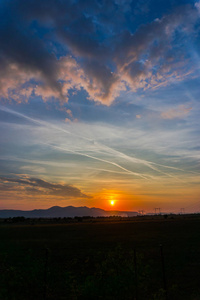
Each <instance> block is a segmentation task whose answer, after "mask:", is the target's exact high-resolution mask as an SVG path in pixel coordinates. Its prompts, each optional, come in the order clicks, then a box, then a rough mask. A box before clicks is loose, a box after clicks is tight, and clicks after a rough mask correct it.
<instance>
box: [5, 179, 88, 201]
mask: <svg viewBox="0 0 200 300" xmlns="http://www.w3.org/2000/svg"><path fill="white" fill-rule="evenodd" d="M0 182H1V183H0V190H2V191H15V190H19V189H25V191H26V192H27V193H28V194H31V193H38V194H46V195H55V196H61V197H76V198H77V197H78V198H89V196H87V195H85V194H83V193H82V192H81V190H79V189H78V188H76V187H74V186H71V185H68V184H53V183H50V182H48V181H44V180H42V179H39V178H30V177H23V178H18V177H15V178H13V177H0Z"/></svg>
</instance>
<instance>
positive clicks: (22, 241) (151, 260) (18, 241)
mask: <svg viewBox="0 0 200 300" xmlns="http://www.w3.org/2000/svg"><path fill="white" fill-rule="evenodd" d="M160 244H162V246H163V247H162V248H163V258H164V272H165V277H166V291H165V289H164V287H165V285H164V281H163V265H162V262H163V261H162V257H161V247H160ZM134 251H135V252H134ZM0 271H1V272H0V299H2V300H14V299H15V300H18V299H20V300H23V299H27V300H28V299H30V300H31V299H38V300H39V299H48V300H50V299H136V300H142V299H145V300H151V299H152V300H153V299H154V300H157V299H160V300H161V299H170V300H171V299H177V300H178V299H186V300H190V299H193V300H197V299H200V216H198V215H193V216H173V217H168V218H167V219H165V218H164V217H162V216H157V217H156V216H155V217H148V218H145V217H140V218H132V219H129V220H126V221H125V220H121V221H116V220H112V219H111V220H109V221H106V220H101V219H99V220H97V219H95V220H90V221H89V220H88V221H86V222H77V223H70V224H37V223H36V224H35V225H29V224H26V223H25V224H5V223H1V225H0Z"/></svg>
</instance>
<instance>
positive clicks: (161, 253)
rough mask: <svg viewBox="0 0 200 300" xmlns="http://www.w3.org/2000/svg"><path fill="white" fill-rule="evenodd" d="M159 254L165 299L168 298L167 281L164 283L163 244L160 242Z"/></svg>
mask: <svg viewBox="0 0 200 300" xmlns="http://www.w3.org/2000/svg"><path fill="white" fill-rule="evenodd" d="M160 256H161V263H162V274H163V288H164V290H165V297H166V300H167V299H168V296H167V283H166V274H165V261H164V255H163V245H162V244H160Z"/></svg>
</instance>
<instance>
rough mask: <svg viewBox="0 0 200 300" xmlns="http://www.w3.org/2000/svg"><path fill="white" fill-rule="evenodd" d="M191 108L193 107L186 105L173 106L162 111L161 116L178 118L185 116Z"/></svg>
mask: <svg viewBox="0 0 200 300" xmlns="http://www.w3.org/2000/svg"><path fill="white" fill-rule="evenodd" d="M191 109H192V107H189V108H187V107H185V105H179V107H177V108H172V109H169V110H167V111H164V112H162V113H161V117H162V118H163V119H169V120H171V119H176V118H183V117H185V116H186V115H187V114H188V113H189V112H190V110H191Z"/></svg>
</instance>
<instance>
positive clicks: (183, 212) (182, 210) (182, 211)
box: [181, 207, 185, 215]
mask: <svg viewBox="0 0 200 300" xmlns="http://www.w3.org/2000/svg"><path fill="white" fill-rule="evenodd" d="M184 214H185V208H184V207H182V208H181V215H184Z"/></svg>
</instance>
